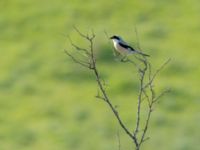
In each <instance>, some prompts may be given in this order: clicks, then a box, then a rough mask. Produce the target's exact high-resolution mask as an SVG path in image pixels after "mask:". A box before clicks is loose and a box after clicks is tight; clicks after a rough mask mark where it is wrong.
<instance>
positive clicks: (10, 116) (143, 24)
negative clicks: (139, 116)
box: [0, 0, 200, 150]
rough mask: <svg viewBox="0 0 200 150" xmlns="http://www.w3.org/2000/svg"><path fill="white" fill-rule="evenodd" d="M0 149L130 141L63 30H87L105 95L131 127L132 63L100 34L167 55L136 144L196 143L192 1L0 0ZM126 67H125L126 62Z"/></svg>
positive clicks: (196, 6)
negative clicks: (142, 137)
mask: <svg viewBox="0 0 200 150" xmlns="http://www.w3.org/2000/svg"><path fill="white" fill-rule="evenodd" d="M0 12H1V13H0V52H1V55H0V69H1V73H0V150H117V148H118V143H117V137H116V134H117V131H118V130H119V132H120V138H121V150H128V149H134V145H133V143H132V142H131V141H130V139H129V138H128V137H127V135H126V134H124V132H123V131H122V130H121V129H120V127H119V125H118V124H117V122H116V120H115V118H114V117H113V114H112V113H111V111H110V110H109V109H108V107H107V106H106V105H105V103H104V102H103V101H100V100H97V99H96V98H95V94H96V93H97V86H96V83H95V80H94V77H93V76H92V74H91V73H90V72H88V70H85V69H84V68H82V67H80V66H78V65H77V64H74V63H73V62H72V60H70V59H69V58H68V57H67V56H66V55H65V54H64V51H63V49H68V50H71V49H72V47H71V46H70V44H69V42H68V40H67V36H70V37H71V38H72V39H73V41H74V42H76V43H79V44H80V45H84V44H85V43H84V41H82V40H81V39H80V37H79V36H78V35H77V33H76V32H75V31H74V30H73V25H76V26H77V27H78V28H79V29H80V30H81V31H82V32H84V33H88V32H90V31H91V30H92V29H93V30H94V32H95V34H96V36H97V37H96V39H95V50H96V54H97V58H98V65H99V69H100V71H101V73H102V75H103V76H104V77H105V80H106V81H107V83H108V84H109V87H108V92H109V95H110V97H111V99H112V102H113V103H114V104H116V105H119V106H120V107H119V112H120V114H121V116H122V117H123V120H124V121H125V122H126V123H127V124H128V127H129V128H130V129H134V127H135V113H136V110H135V107H136V98H137V90H138V89H137V88H138V81H137V74H136V69H135V68H134V67H132V66H131V65H128V64H122V63H119V62H118V61H115V58H114V56H113V54H112V46H111V44H110V43H109V41H108V39H107V38H106V36H105V34H104V31H106V32H107V33H108V34H109V35H112V34H118V35H121V36H123V37H124V38H125V39H126V40H127V41H129V43H132V45H133V46H134V45H136V43H137V40H136V39H137V38H136V35H135V31H134V30H135V27H137V29H138V32H139V38H140V45H141V47H142V49H143V50H144V51H145V52H146V53H147V54H150V55H151V58H150V61H151V62H152V64H153V66H154V68H153V69H156V68H158V67H159V66H160V65H161V64H162V63H163V62H164V61H165V60H166V59H168V58H171V59H172V61H171V62H170V64H169V65H168V66H167V67H166V68H165V69H164V70H163V71H162V72H161V74H160V75H159V77H158V78H157V80H156V89H157V90H161V89H163V88H165V87H170V88H171V89H172V92H171V93H170V94H168V95H167V96H165V97H164V98H163V99H162V101H161V102H160V103H159V105H158V106H157V108H156V110H155V112H154V113H153V117H152V120H151V124H150V128H149V132H148V135H149V136H150V140H149V141H147V142H146V143H145V144H144V145H143V147H142V149H144V150H199V147H200V146H199V139H200V131H199V129H200V109H199V108H200V107H199V106H200V94H199V92H200V87H199V86H200V81H199V77H200V67H199V66H200V60H199V56H200V51H199V49H200V42H199V39H200V19H199V14H200V2H199V0H184V1H181V0H173V1H172V0H168V1H159V0H153V1H147V0H142V1H138V0H134V1H128V0H124V1H122V0H116V1H114V0H110V1H106V0H101V1H92V0H86V1H80V0H68V1H64V0H57V1H47V0H43V1H40V0H29V1H26V0H7V1H6V0H1V1H0ZM131 67H132V69H130V68H131Z"/></svg>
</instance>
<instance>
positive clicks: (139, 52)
mask: <svg viewBox="0 0 200 150" xmlns="http://www.w3.org/2000/svg"><path fill="white" fill-rule="evenodd" d="M136 53H138V54H140V55H142V56H145V57H150V55H148V54H145V53H142V52H141V51H138V50H137V51H136Z"/></svg>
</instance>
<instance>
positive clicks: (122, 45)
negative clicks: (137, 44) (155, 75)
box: [119, 42, 135, 51]
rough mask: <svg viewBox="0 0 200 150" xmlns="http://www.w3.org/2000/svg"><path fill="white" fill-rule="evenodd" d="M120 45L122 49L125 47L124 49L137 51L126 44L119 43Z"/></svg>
mask: <svg viewBox="0 0 200 150" xmlns="http://www.w3.org/2000/svg"><path fill="white" fill-rule="evenodd" d="M119 45H120V46H121V47H123V48H126V49H128V48H130V49H131V50H132V51H135V50H134V48H132V47H131V46H129V45H126V44H124V43H121V42H119Z"/></svg>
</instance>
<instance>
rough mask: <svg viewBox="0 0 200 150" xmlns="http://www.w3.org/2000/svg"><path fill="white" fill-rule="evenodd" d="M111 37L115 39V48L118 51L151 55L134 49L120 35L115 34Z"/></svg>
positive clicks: (123, 53) (125, 53)
mask: <svg viewBox="0 0 200 150" xmlns="http://www.w3.org/2000/svg"><path fill="white" fill-rule="evenodd" d="M110 39H111V40H112V41H113V44H114V48H115V49H116V51H117V52H119V53H120V54H122V55H126V56H127V55H129V54H134V53H137V54H140V55H142V56H145V57H149V55H147V54H144V53H142V52H141V51H139V50H136V49H134V48H133V47H131V46H130V45H129V44H127V43H126V42H125V41H124V40H123V39H122V38H121V37H120V36H117V35H113V36H111V37H110Z"/></svg>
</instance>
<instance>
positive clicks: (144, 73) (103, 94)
mask: <svg viewBox="0 0 200 150" xmlns="http://www.w3.org/2000/svg"><path fill="white" fill-rule="evenodd" d="M74 30H75V31H76V32H77V33H78V34H79V36H81V37H82V38H83V39H84V40H86V41H87V42H88V44H89V47H88V48H82V47H79V46H78V45H76V44H74V43H73V42H72V40H71V39H70V38H69V41H70V44H71V45H72V47H73V48H74V49H75V50H76V51H78V52H81V53H84V54H86V58H85V59H84V60H80V59H78V58H77V57H75V56H73V55H72V54H71V53H69V51H67V50H65V53H66V54H67V55H68V56H69V57H70V58H71V59H72V60H73V61H74V62H75V63H78V64H79V65H81V66H83V67H85V68H88V69H90V70H91V71H92V72H93V74H94V76H95V77H96V82H97V85H98V88H99V90H100V93H98V95H97V96H96V97H97V98H99V99H101V100H103V101H104V102H105V103H106V104H107V105H108V107H109V108H110V109H111V111H112V112H113V114H114V116H115V118H116V119H117V121H118V123H119V125H120V126H121V128H122V129H123V130H124V132H125V133H126V134H127V135H128V136H129V137H130V138H131V139H132V140H133V142H134V144H135V148H136V150H140V147H141V145H142V143H143V142H145V141H146V140H148V139H149V137H146V133H147V130H148V126H149V121H150V117H151V113H152V112H153V107H154V105H155V104H156V103H157V102H158V100H159V99H160V98H161V97H162V96H163V95H164V94H165V93H167V92H168V91H169V90H165V91H163V92H161V93H160V94H159V95H158V96H156V94H155V89H154V86H153V83H154V80H155V78H156V76H157V74H158V73H159V72H160V71H161V70H162V69H163V68H164V67H165V66H166V64H167V63H168V62H169V61H170V59H169V60H167V61H166V62H165V63H164V64H163V65H162V66H161V67H160V68H158V69H157V70H156V71H155V73H154V74H153V75H152V69H151V64H150V62H149V61H148V60H147V59H146V58H145V57H142V56H141V57H142V58H141V57H138V56H135V58H136V60H138V61H139V62H140V63H142V66H141V65H138V64H137V63H136V62H135V61H132V60H130V59H128V58H127V59H126V60H122V62H129V63H131V64H133V65H134V66H135V67H136V68H137V70H138V74H139V81H140V82H139V84H140V88H139V92H138V105H137V117H136V127H135V129H134V132H133V133H131V131H130V130H129V129H128V128H127V126H126V125H125V123H124V122H123V120H122V118H121V117H120V115H119V112H118V111H117V109H116V107H115V106H114V105H113V104H112V102H111V100H110V97H109V96H108V93H107V91H106V88H105V84H104V80H103V79H102V78H101V76H100V73H99V70H98V67H97V63H96V58H95V54H94V39H95V34H94V32H93V31H92V33H91V34H83V33H82V32H80V30H79V29H78V28H76V27H74ZM136 34H137V31H136ZM137 38H138V35H137ZM138 41H139V39H138ZM138 47H139V43H138ZM139 49H140V47H139ZM143 100H146V101H147V104H148V112H147V117H146V121H145V122H144V123H143V128H142V125H141V124H142V123H141V119H140V117H141V105H142V101H143ZM139 131H140V132H141V135H138V133H139ZM118 138H119V137H118ZM119 149H120V147H119Z"/></svg>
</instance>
